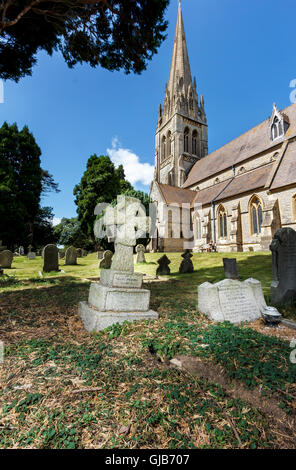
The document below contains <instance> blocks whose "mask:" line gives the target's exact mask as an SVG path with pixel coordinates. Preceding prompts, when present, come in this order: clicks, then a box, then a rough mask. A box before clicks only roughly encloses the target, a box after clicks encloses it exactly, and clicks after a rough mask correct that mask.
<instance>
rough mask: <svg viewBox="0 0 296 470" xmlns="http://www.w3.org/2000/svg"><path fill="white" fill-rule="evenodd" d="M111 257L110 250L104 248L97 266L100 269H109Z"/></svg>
mask: <svg viewBox="0 0 296 470" xmlns="http://www.w3.org/2000/svg"><path fill="white" fill-rule="evenodd" d="M112 257H113V253H112V251H110V250H106V251H104V253H103V259H102V261H100V263H99V268H100V269H110V268H111V263H112Z"/></svg>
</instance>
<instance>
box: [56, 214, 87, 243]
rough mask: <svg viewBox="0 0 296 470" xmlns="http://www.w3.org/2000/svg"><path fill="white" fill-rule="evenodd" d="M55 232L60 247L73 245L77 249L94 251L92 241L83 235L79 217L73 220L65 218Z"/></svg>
mask: <svg viewBox="0 0 296 470" xmlns="http://www.w3.org/2000/svg"><path fill="white" fill-rule="evenodd" d="M53 231H54V234H55V236H56V238H57V242H58V243H59V244H60V245H64V246H71V245H73V246H75V247H76V248H84V249H85V250H92V249H93V248H94V244H93V242H92V240H91V239H90V238H89V237H88V236H87V235H85V234H84V233H83V231H82V229H81V224H80V222H79V220H78V218H77V217H73V218H71V219H67V218H66V217H64V218H63V219H62V220H61V222H60V223H59V224H58V225H56V226H55V227H54V229H53Z"/></svg>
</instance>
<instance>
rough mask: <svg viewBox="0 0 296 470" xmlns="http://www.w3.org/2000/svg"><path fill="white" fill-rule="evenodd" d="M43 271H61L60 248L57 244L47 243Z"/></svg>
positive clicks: (44, 251)
mask: <svg viewBox="0 0 296 470" xmlns="http://www.w3.org/2000/svg"><path fill="white" fill-rule="evenodd" d="M43 271H44V272H45V273H50V272H51V271H59V250H58V249H57V247H56V246H55V245H46V247H45V248H44V250H43Z"/></svg>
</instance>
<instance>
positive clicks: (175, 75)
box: [168, 0, 192, 98]
mask: <svg viewBox="0 0 296 470" xmlns="http://www.w3.org/2000/svg"><path fill="white" fill-rule="evenodd" d="M180 84H181V85H182V86H183V87H184V90H185V93H187V90H188V87H189V86H190V85H192V78H191V70H190V63H189V57H188V50H187V44H186V37H185V30H184V23H183V15H182V7H181V1H180V0H179V11H178V20H177V26H176V34H175V41H174V50H173V57H172V62H171V70H170V78H169V83H168V91H169V93H170V96H171V98H172V97H173V96H174V94H175V91H176V90H177V89H178V86H179V85H180Z"/></svg>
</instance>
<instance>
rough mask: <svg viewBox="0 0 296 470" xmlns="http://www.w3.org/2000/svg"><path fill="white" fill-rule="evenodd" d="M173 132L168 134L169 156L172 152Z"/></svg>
mask: <svg viewBox="0 0 296 470" xmlns="http://www.w3.org/2000/svg"><path fill="white" fill-rule="evenodd" d="M171 138H172V134H171V131H169V132H168V135H167V156H168V157H169V156H170V155H171V153H172V143H171Z"/></svg>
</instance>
